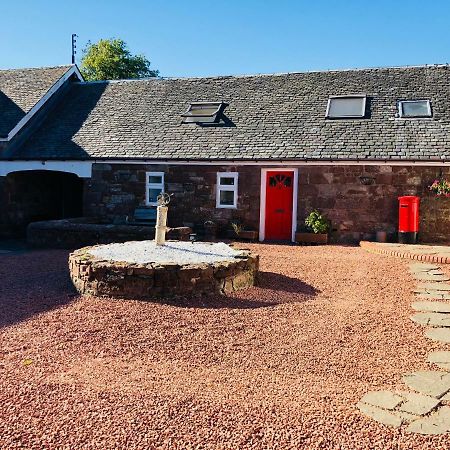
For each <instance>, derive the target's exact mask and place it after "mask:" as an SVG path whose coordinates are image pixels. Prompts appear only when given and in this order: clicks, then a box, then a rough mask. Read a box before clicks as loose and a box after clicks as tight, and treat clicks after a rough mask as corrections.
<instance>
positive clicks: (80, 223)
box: [27, 217, 192, 249]
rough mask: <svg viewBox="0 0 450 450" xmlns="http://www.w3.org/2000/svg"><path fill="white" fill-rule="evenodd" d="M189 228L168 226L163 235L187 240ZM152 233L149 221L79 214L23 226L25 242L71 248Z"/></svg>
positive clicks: (143, 237)
mask: <svg viewBox="0 0 450 450" xmlns="http://www.w3.org/2000/svg"><path fill="white" fill-rule="evenodd" d="M191 232H192V230H191V229H190V228H189V227H179V228H170V229H169V230H168V231H167V233H166V236H167V239H175V240H179V241H188V240H189V234H190V233H191ZM154 237H155V227H153V226H150V225H142V226H136V225H115V224H108V223H99V222H98V220H96V219H93V218H83V217H82V218H76V219H64V220H47V221H43V222H33V223H30V225H28V227H27V243H28V244H29V245H31V246H33V247H37V248H67V249H74V248H79V247H84V246H87V245H96V244H110V243H113V242H126V241H144V240H151V239H154Z"/></svg>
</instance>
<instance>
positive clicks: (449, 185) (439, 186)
mask: <svg viewBox="0 0 450 450" xmlns="http://www.w3.org/2000/svg"><path fill="white" fill-rule="evenodd" d="M428 189H429V190H430V191H431V192H433V193H434V194H435V195H436V197H450V182H448V181H447V180H445V179H444V178H441V179H436V180H434V181H433V183H432V185H431V186H428Z"/></svg>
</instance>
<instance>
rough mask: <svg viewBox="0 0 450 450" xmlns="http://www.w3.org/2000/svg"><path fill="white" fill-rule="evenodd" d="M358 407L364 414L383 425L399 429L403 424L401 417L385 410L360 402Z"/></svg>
mask: <svg viewBox="0 0 450 450" xmlns="http://www.w3.org/2000/svg"><path fill="white" fill-rule="evenodd" d="M356 406H357V407H358V409H359V410H360V411H361V412H362V413H363V414H365V415H366V416H369V417H371V418H372V419H374V420H376V421H377V422H380V423H382V424H383V425H388V426H391V427H395V428H398V427H400V425H401V424H402V423H403V419H402V418H401V417H399V416H396V415H394V414H392V413H391V412H389V411H387V410H385V409H382V408H378V407H376V406H372V405H368V404H367V403H362V402H359V403H358V404H357V405H356Z"/></svg>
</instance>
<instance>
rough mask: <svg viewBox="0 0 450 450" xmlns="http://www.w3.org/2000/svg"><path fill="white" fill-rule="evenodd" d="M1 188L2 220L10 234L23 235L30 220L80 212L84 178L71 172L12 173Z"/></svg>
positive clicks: (50, 218)
mask: <svg viewBox="0 0 450 450" xmlns="http://www.w3.org/2000/svg"><path fill="white" fill-rule="evenodd" d="M3 191H4V192H3V197H4V211H3V213H2V216H3V218H2V219H3V220H2V221H4V222H5V224H4V226H6V227H7V228H9V229H10V232H12V234H16V235H18V234H23V232H24V231H25V229H26V226H27V225H28V224H29V223H31V222H36V221H40V220H53V219H67V218H70V217H80V216H82V214H83V179H82V178H79V177H78V176H77V175H75V174H73V173H66V172H58V171H48V170H30V171H18V172H12V173H10V174H8V175H7V176H6V177H5V180H4V183H3ZM2 209H3V208H2Z"/></svg>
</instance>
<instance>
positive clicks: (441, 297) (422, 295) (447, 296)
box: [416, 291, 450, 300]
mask: <svg viewBox="0 0 450 450" xmlns="http://www.w3.org/2000/svg"><path fill="white" fill-rule="evenodd" d="M440 292H443V291H434V293H429V292H426V291H425V292H423V291H420V293H417V292H416V295H417V297H419V298H429V299H435V300H450V294H440Z"/></svg>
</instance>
